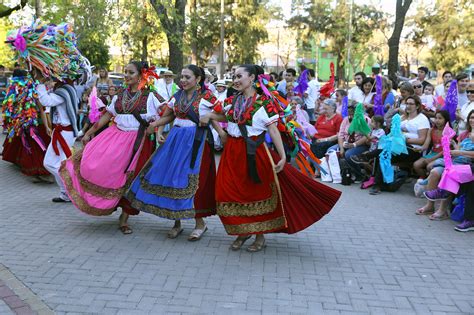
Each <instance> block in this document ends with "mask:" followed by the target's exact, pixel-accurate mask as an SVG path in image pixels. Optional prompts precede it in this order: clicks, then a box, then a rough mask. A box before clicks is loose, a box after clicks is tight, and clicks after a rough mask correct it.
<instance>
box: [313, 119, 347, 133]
mask: <svg viewBox="0 0 474 315" xmlns="http://www.w3.org/2000/svg"><path fill="white" fill-rule="evenodd" d="M341 123H342V116H341V115H339V114H336V115H334V117H332V118H331V119H329V120H328V119H327V117H326V116H325V115H320V116H319V117H318V120H316V124H315V125H314V127H316V130H317V131H318V133H317V134H315V135H314V137H315V138H316V139H322V138H328V137H332V136H335V135H337V133H338V132H339V128H340V127H341Z"/></svg>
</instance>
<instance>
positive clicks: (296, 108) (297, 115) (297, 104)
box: [290, 96, 316, 139]
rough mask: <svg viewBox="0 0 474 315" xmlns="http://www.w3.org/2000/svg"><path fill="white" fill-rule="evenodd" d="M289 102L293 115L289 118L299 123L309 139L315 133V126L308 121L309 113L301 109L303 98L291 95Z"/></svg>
mask: <svg viewBox="0 0 474 315" xmlns="http://www.w3.org/2000/svg"><path fill="white" fill-rule="evenodd" d="M290 104H291V110H292V112H293V117H290V119H293V120H295V121H296V122H297V123H298V124H300V125H301V127H302V128H303V130H304V132H305V135H306V137H308V138H309V139H311V138H312V137H313V136H314V135H315V134H316V128H314V126H313V125H311V124H310V123H309V115H308V113H307V112H306V111H305V110H303V109H302V108H303V105H304V102H303V99H302V98H301V97H299V96H293V97H292V98H291V103H290Z"/></svg>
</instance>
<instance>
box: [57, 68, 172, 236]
mask: <svg viewBox="0 0 474 315" xmlns="http://www.w3.org/2000/svg"><path fill="white" fill-rule="evenodd" d="M146 68H147V66H146V65H145V64H143V63H141V62H138V61H132V62H130V63H129V64H128V65H127V67H126V68H125V81H126V83H127V85H128V88H127V89H125V90H123V91H121V92H120V93H119V94H118V95H117V96H115V97H114V99H113V100H112V103H111V104H110V105H109V106H107V112H106V113H105V114H103V115H102V117H101V118H100V121H99V122H98V123H96V124H95V125H94V126H93V127H92V128H91V129H89V130H88V131H87V132H86V134H85V135H84V137H83V139H82V141H83V143H84V144H86V145H85V147H84V149H83V150H79V151H77V152H75V153H74V155H73V156H71V158H69V159H68V160H67V161H66V163H63V165H62V166H61V170H60V176H61V178H62V180H63V181H64V183H65V185H66V189H67V194H68V196H69V198H70V199H71V201H72V202H73V203H74V205H75V206H76V207H77V208H78V209H79V210H81V211H83V212H85V213H87V214H91V215H97V216H102V215H109V214H111V213H112V212H113V211H115V209H116V207H117V205H119V202H120V206H121V207H122V210H123V211H122V214H121V215H120V219H119V221H120V230H121V231H122V233H124V234H130V233H132V230H131V229H130V228H129V227H128V226H127V223H126V222H127V219H128V214H137V213H138V212H137V211H136V210H134V209H131V208H130V207H129V205H128V204H127V203H125V204H124V200H123V199H121V198H122V195H123V194H124V192H125V189H126V188H127V185H128V184H129V183H131V181H132V180H133V178H134V176H135V174H136V172H135V171H137V168H139V167H141V166H143V164H145V162H146V160H147V159H148V158H149V157H150V156H151V154H152V152H153V148H152V147H151V146H150V143H148V142H147V141H149V140H145V139H144V136H145V131H146V128H147V127H148V125H149V124H148V121H150V120H154V119H156V118H158V116H157V111H158V110H159V108H160V107H161V106H162V105H163V104H164V100H163V99H162V98H161V99H162V102H161V103H160V102H159V100H158V99H157V97H155V95H154V93H152V92H149V91H148V90H147V89H140V88H139V87H140V86H141V85H144V84H143V82H141V81H143V80H147V78H146V77H145V75H144V74H145V73H148V72H147V71H146ZM140 83H142V84H140ZM112 117H114V124H113V125H112V126H111V127H109V128H107V129H106V130H104V131H103V132H102V133H100V134H99V135H98V136H97V137H95V138H94V139H93V140H92V141H91V137H92V136H93V135H94V133H95V132H96V131H98V130H99V129H100V128H102V127H103V126H104V125H106V124H108V123H109V122H110V120H111V119H112ZM89 141H90V142H89ZM144 141H145V143H144ZM142 148H143V149H142ZM140 164H141V165H140Z"/></svg>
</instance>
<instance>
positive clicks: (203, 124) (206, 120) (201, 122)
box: [199, 115, 211, 127]
mask: <svg viewBox="0 0 474 315" xmlns="http://www.w3.org/2000/svg"><path fill="white" fill-rule="evenodd" d="M209 120H211V117H209V115H205V116H202V117H201V118H200V119H199V126H201V127H207V126H208V125H209Z"/></svg>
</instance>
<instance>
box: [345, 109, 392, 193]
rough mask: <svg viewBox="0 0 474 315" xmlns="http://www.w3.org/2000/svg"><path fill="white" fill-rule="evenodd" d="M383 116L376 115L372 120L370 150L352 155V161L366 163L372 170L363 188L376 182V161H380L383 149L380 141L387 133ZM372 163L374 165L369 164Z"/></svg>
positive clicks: (369, 139) (369, 140)
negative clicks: (380, 146)
mask: <svg viewBox="0 0 474 315" xmlns="http://www.w3.org/2000/svg"><path fill="white" fill-rule="evenodd" d="M383 122H384V121H383V116H380V115H375V116H373V117H372V118H371V120H370V129H371V130H370V134H369V136H368V137H367V145H370V147H369V150H368V151H366V152H363V153H362V154H360V155H353V156H351V161H352V162H354V163H356V164H366V165H367V166H368V167H369V168H368V170H369V171H370V172H371V175H370V178H369V179H368V181H366V182H365V183H364V185H363V186H362V188H363V189H366V188H369V187H370V186H372V185H373V184H374V183H375V167H374V163H378V157H379V155H380V152H381V150H379V149H378V143H379V140H380V138H381V137H382V136H384V135H385V130H384V129H383ZM369 163H371V164H372V165H369Z"/></svg>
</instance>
